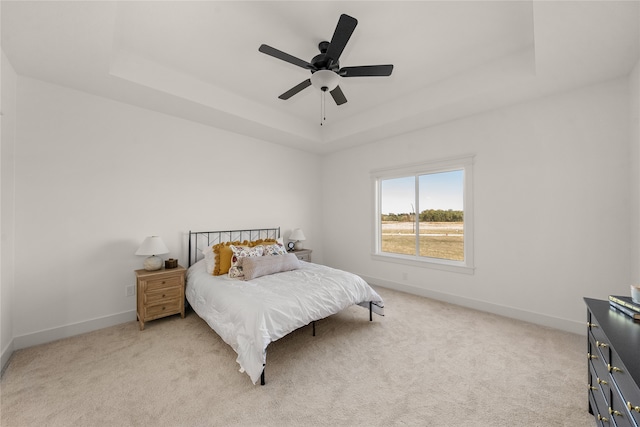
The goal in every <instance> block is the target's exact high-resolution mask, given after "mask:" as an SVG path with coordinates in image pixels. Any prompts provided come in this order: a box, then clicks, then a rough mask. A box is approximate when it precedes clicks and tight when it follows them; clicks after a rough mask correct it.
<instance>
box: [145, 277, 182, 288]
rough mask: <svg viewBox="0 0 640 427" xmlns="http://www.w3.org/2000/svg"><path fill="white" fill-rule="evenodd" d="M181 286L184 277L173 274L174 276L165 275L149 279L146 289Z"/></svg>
mask: <svg viewBox="0 0 640 427" xmlns="http://www.w3.org/2000/svg"><path fill="white" fill-rule="evenodd" d="M180 286H182V277H180V276H172V277H164V278H161V279H150V280H147V286H146V290H147V291H154V290H158V289H162V288H170V287H180Z"/></svg>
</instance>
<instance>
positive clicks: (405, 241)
mask: <svg viewBox="0 0 640 427" xmlns="http://www.w3.org/2000/svg"><path fill="white" fill-rule="evenodd" d="M463 233H464V224H463V223H461V222H435V223H434V222H430V223H421V224H420V256H426V257H432V258H441V259H451V260H456V261H464V234H463ZM415 247H416V235H415V224H414V223H412V222H394V221H390V222H386V221H383V224H382V251H383V252H390V253H396V254H407V255H414V254H415Z"/></svg>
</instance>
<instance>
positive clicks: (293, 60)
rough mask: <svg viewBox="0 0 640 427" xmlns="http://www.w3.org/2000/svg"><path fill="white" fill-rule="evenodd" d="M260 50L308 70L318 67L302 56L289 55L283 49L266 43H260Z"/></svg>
mask: <svg viewBox="0 0 640 427" xmlns="http://www.w3.org/2000/svg"><path fill="white" fill-rule="evenodd" d="M258 50H259V51H260V52H262V53H265V54H267V55H269V56H273V57H274V58H278V59H281V60H283V61H286V62H288V63H290V64H293V65H297V66H298V67H302V68H304V69H306V70H315V69H316V67H314V66H313V65H311V64H310V63H308V62H307V61H304V60H302V59H300V58H296V57H295V56H293V55H289V54H288V53H285V52H283V51H281V50H278V49H276V48H274V47H271V46H268V45H266V44H263V45H260V47H259V48H258Z"/></svg>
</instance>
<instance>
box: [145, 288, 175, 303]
mask: <svg viewBox="0 0 640 427" xmlns="http://www.w3.org/2000/svg"><path fill="white" fill-rule="evenodd" d="M180 297H182V287H181V286H174V287H172V288H163V289H159V290H157V291H148V292H145V294H144V303H145V304H149V305H151V304H155V303H158V302H162V301H165V300H170V299H180Z"/></svg>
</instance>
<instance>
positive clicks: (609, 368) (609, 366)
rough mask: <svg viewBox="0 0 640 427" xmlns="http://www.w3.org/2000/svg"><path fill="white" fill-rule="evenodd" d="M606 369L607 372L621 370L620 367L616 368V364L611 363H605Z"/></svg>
mask: <svg viewBox="0 0 640 427" xmlns="http://www.w3.org/2000/svg"><path fill="white" fill-rule="evenodd" d="M607 369H608V370H609V372H622V369H620V368H618V367H617V366H611V363H608V364H607Z"/></svg>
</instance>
